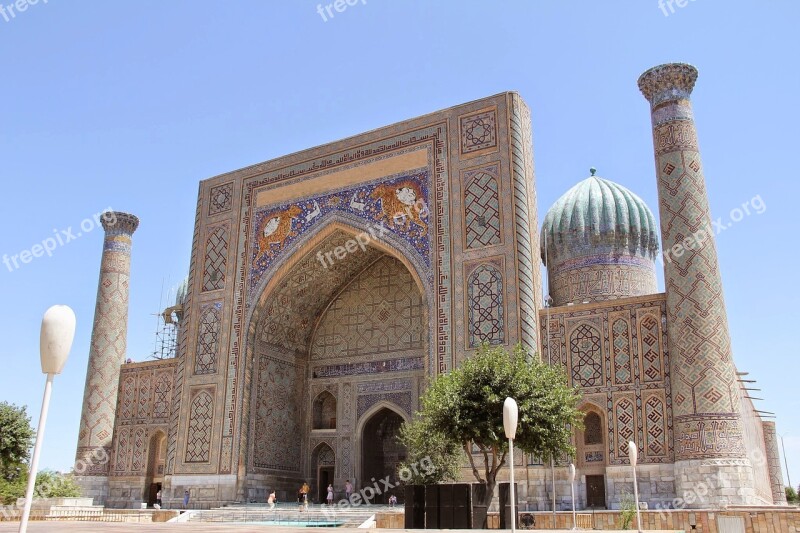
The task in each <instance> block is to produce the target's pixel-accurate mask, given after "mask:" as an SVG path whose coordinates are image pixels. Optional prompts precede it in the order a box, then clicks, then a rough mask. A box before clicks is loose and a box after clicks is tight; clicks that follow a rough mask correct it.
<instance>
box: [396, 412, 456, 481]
mask: <svg viewBox="0 0 800 533" xmlns="http://www.w3.org/2000/svg"><path fill="white" fill-rule="evenodd" d="M400 442H401V443H402V444H403V445H404V446H405V447H406V449H407V450H408V456H407V458H406V460H405V461H404V462H402V463H400V465H399V466H398V469H397V475H398V477H399V478H400V480H402V481H403V482H404V483H409V484H412V485H430V484H434V483H443V482H446V481H454V480H456V479H458V476H459V473H460V471H461V460H462V458H463V454H462V448H461V445H460V444H459V443H458V442H456V441H454V440H452V439H449V438H447V436H446V435H444V434H443V433H442V432H441V431H440V430H439V429H437V428H436V427H434V426H433V425H432V424H431V421H430V419H428V418H425V417H422V416H421V415H420V414H419V413H417V414H416V415H415V417H414V420H413V421H412V422H411V423H410V424H409V423H406V424H403V425H402V427H401V428H400Z"/></svg>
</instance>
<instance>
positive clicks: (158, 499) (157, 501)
mask: <svg viewBox="0 0 800 533" xmlns="http://www.w3.org/2000/svg"><path fill="white" fill-rule="evenodd" d="M156 505H158V509H161V489H158V492H156Z"/></svg>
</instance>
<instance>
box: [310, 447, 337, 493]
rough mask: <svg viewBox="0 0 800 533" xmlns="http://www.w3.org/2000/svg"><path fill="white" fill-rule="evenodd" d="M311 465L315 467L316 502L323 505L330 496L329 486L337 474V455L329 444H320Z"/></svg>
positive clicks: (312, 456)
mask: <svg viewBox="0 0 800 533" xmlns="http://www.w3.org/2000/svg"><path fill="white" fill-rule="evenodd" d="M311 463H312V464H313V465H315V472H316V483H315V484H313V485H312V486H313V487H314V489H312V490H315V491H316V494H315V496H316V498H315V499H316V501H317V502H319V503H323V502H324V501H325V497H326V496H327V494H328V485H332V484H333V481H334V474H335V473H336V454H335V453H334V452H333V449H331V447H330V446H328V445H327V444H320V445H319V446H317V448H316V449H315V450H314V453H313V454H312V455H311Z"/></svg>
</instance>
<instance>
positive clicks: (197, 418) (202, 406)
mask: <svg viewBox="0 0 800 533" xmlns="http://www.w3.org/2000/svg"><path fill="white" fill-rule="evenodd" d="M213 419H214V399H213V398H212V397H211V394H209V393H208V391H205V390H202V391H200V392H198V393H197V395H196V396H195V397H194V399H193V400H192V403H191V406H190V408H189V430H188V431H187V434H186V459H185V462H187V463H207V462H208V461H209V460H210V459H211V429H212V422H213Z"/></svg>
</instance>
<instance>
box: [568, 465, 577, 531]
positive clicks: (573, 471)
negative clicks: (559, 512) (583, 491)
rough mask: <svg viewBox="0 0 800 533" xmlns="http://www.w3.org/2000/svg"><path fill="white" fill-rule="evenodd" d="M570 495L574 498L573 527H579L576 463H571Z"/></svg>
mask: <svg viewBox="0 0 800 533" xmlns="http://www.w3.org/2000/svg"><path fill="white" fill-rule="evenodd" d="M569 495H570V497H571V498H572V529H578V516H577V513H576V512H575V465H574V464H572V463H570V464H569Z"/></svg>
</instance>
